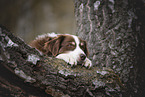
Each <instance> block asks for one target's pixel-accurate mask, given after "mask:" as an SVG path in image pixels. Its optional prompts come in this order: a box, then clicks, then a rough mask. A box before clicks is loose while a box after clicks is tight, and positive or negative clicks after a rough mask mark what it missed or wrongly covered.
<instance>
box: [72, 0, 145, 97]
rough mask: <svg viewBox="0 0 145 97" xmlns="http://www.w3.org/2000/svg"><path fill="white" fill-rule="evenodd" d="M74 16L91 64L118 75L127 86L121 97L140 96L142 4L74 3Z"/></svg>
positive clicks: (144, 57) (144, 67) (144, 34)
mask: <svg viewBox="0 0 145 97" xmlns="http://www.w3.org/2000/svg"><path fill="white" fill-rule="evenodd" d="M75 15H76V19H77V31H76V32H77V35H79V36H80V37H82V38H83V39H85V40H87V42H88V47H89V51H90V58H91V59H92V61H93V65H95V66H98V67H100V68H102V69H103V67H107V68H111V69H113V71H114V72H115V73H116V74H118V75H119V77H120V78H121V81H122V82H123V83H124V84H125V86H126V87H127V90H126V93H125V94H124V95H123V97H124V96H125V95H126V96H125V97H129V96H131V97H132V96H134V97H143V94H144V87H145V85H144V84H145V81H144V79H145V75H144V73H145V49H144V47H145V41H144V39H145V19H144V17H145V1H144V0H75ZM121 95H122V94H121ZM121 95H120V96H121Z"/></svg>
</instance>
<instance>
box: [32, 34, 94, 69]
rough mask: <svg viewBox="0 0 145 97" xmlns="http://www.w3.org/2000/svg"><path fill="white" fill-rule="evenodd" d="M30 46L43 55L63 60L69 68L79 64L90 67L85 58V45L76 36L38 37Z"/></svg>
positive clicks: (49, 35)
mask: <svg viewBox="0 0 145 97" xmlns="http://www.w3.org/2000/svg"><path fill="white" fill-rule="evenodd" d="M30 45H31V46H32V47H34V48H36V49H38V50H39V51H41V52H42V53H43V54H45V55H48V56H55V57H56V58H58V59H63V60H64V61H65V62H67V63H69V64H70V65H71V66H74V65H77V64H81V65H83V66H85V67H88V68H90V67H92V62H91V61H90V60H89V59H88V58H87V57H88V49H87V43H86V41H84V40H82V39H80V38H79V37H78V36H75V35H70V34H55V33H51V34H50V33H48V34H45V35H40V36H38V37H37V38H36V39H35V40H33V41H32V42H31V44H30Z"/></svg>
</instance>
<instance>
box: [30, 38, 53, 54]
mask: <svg viewBox="0 0 145 97" xmlns="http://www.w3.org/2000/svg"><path fill="white" fill-rule="evenodd" d="M50 40H51V38H50V37H44V38H38V39H35V40H33V41H32V42H30V43H29V45H30V46H31V47H34V48H36V49H37V50H39V51H41V52H42V53H44V54H45V53H46V50H45V49H44V46H45V43H46V42H48V41H50Z"/></svg>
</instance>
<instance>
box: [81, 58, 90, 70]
mask: <svg viewBox="0 0 145 97" xmlns="http://www.w3.org/2000/svg"><path fill="white" fill-rule="evenodd" d="M82 65H84V66H85V67H88V68H91V67H92V62H91V60H89V59H88V58H86V60H85V62H84V64H82Z"/></svg>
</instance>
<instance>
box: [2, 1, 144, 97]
mask: <svg viewBox="0 0 145 97" xmlns="http://www.w3.org/2000/svg"><path fill="white" fill-rule="evenodd" d="M144 3H145V1H144V0H74V5H75V15H76V20H77V31H76V33H77V35H79V36H80V37H82V38H83V39H85V40H86V41H87V42H88V48H89V51H90V58H91V60H92V62H93V65H94V66H93V67H92V68H90V69H87V68H85V67H82V66H79V65H78V66H76V67H74V68H72V67H71V66H70V65H68V64H66V63H65V62H64V61H62V60H59V59H56V58H53V57H48V56H42V55H41V54H40V53H39V52H38V51H37V50H35V49H33V48H31V47H30V46H28V45H27V44H26V43H25V42H24V41H23V40H21V39H20V38H18V37H16V36H14V35H13V34H12V33H11V32H10V31H8V30H6V28H4V27H2V26H0V96H3V97H5V96H8V97H11V96H12V97H16V96H17V97H21V96H22V97H28V96H29V97H34V96H35V97H48V96H50V95H52V96H54V97H108V96H110V97H143V96H144V94H145V93H144V87H145V86H144V81H145V76H144V73H145V49H144V47H145V46H144V44H145V41H144V38H145V34H144V32H145V26H144V24H145V19H144V17H145V12H144V10H145V6H144Z"/></svg>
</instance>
